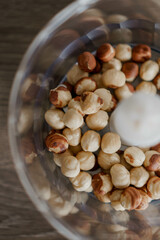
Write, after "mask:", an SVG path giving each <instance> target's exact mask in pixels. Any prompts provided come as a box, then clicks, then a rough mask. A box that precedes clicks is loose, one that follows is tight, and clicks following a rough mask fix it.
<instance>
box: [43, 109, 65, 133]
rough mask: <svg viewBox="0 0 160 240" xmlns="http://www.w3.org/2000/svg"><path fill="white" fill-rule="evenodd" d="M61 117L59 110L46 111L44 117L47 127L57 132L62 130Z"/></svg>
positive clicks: (62, 113) (61, 113)
mask: <svg viewBox="0 0 160 240" xmlns="http://www.w3.org/2000/svg"><path fill="white" fill-rule="evenodd" d="M63 116H64V112H63V111H61V110H60V109H53V110H52V109H51V110H48V111H46V113H45V116H44V117H45V120H46V122H47V123H48V125H49V126H51V127H52V128H54V129H56V130H58V129H63V128H64V122H63V120H62V119H63Z"/></svg>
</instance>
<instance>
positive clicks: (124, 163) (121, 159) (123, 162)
mask: <svg viewBox="0 0 160 240" xmlns="http://www.w3.org/2000/svg"><path fill="white" fill-rule="evenodd" d="M120 164H122V165H123V166H124V167H125V168H127V170H128V171H130V170H131V169H132V166H131V165H130V164H128V163H127V162H126V160H125V159H124V156H123V154H121V156H120Z"/></svg>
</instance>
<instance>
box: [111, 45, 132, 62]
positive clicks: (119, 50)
mask: <svg viewBox="0 0 160 240" xmlns="http://www.w3.org/2000/svg"><path fill="white" fill-rule="evenodd" d="M115 50H116V58H117V59H119V60H120V61H122V62H125V61H129V60H131V58H132V48H131V47H130V46H129V45H128V44H118V45H117V46H116V49H115Z"/></svg>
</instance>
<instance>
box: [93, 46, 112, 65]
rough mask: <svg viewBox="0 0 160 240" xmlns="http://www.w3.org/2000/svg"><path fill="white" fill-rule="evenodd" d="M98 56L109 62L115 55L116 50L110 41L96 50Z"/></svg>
mask: <svg viewBox="0 0 160 240" xmlns="http://www.w3.org/2000/svg"><path fill="white" fill-rule="evenodd" d="M96 56H97V58H98V59H99V60H101V61H102V62H109V61H110V60H111V59H112V58H114V56H115V50H114V48H113V47H112V45H111V44H109V43H104V44H102V45H101V46H100V47H99V48H98V49H97V52H96Z"/></svg>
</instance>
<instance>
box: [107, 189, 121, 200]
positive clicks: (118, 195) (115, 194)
mask: <svg viewBox="0 0 160 240" xmlns="http://www.w3.org/2000/svg"><path fill="white" fill-rule="evenodd" d="M122 192H123V190H120V189H116V190H113V191H112V192H110V195H109V199H110V200H111V202H116V201H120V199H121V194H122Z"/></svg>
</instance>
